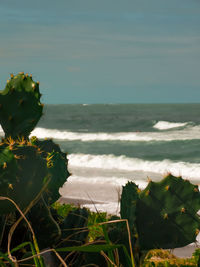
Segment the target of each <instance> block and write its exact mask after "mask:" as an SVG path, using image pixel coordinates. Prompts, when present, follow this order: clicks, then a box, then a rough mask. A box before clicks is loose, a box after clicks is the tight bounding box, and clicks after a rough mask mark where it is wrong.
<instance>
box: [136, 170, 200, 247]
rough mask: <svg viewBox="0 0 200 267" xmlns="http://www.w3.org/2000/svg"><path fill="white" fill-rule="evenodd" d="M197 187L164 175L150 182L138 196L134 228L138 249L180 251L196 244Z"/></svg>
mask: <svg viewBox="0 0 200 267" xmlns="http://www.w3.org/2000/svg"><path fill="white" fill-rule="evenodd" d="M199 209H200V194H199V190H198V186H196V185H193V184H191V183H190V182H189V181H187V180H183V179H182V178H181V177H175V176H173V175H171V174H169V175H167V176H166V177H165V178H164V179H163V180H161V181H160V182H157V183H156V182H152V181H150V182H149V184H148V186H147V187H146V188H145V190H143V191H142V192H141V193H140V200H139V201H138V205H137V211H136V216H137V221H136V227H137V231H138V236H139V243H140V246H141V248H142V249H152V248H163V249H167V248H176V247H183V246H186V245H188V244H190V243H192V242H195V241H196V236H197V234H198V232H199V229H200V219H199V216H198V215H197V211H198V210H199Z"/></svg>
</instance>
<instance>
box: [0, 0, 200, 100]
mask: <svg viewBox="0 0 200 267" xmlns="http://www.w3.org/2000/svg"><path fill="white" fill-rule="evenodd" d="M20 71H24V72H28V73H32V74H33V78H34V79H35V80H39V81H40V89H41V92H42V93H43V99H42V100H43V102H44V103H54V104H57V103H180V102H184V103H185V102H186V103H187V102H188V103H191V102H200V1H199V0H123V1H122V0H101V1H100V0H57V1H52V0H40V1H39V0H34V1H30V0H26V1H25V0H18V1H16V0H1V3H0V89H1V90H2V89H4V87H5V83H6V80H7V78H8V77H9V74H10V73H14V74H16V73H18V72H20Z"/></svg>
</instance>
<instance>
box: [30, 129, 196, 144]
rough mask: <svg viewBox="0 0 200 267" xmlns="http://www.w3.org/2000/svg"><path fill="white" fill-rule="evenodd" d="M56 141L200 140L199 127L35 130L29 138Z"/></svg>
mask: <svg viewBox="0 0 200 267" xmlns="http://www.w3.org/2000/svg"><path fill="white" fill-rule="evenodd" d="M33 135H35V136H37V137H38V138H42V139H43V138H53V139H58V140H71V141H74V140H80V141H83V142H88V141H173V140H192V139H200V126H190V127H186V128H185V129H182V130H174V131H165V132H119V133H103V132H101V133H82V132H71V131H60V130H57V129H47V128H39V127H38V128H36V129H35V130H33V131H32V133H31V136H33Z"/></svg>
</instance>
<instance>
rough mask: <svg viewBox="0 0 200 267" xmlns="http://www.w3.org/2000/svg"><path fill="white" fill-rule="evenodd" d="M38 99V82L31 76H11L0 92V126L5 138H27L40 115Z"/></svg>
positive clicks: (41, 106) (39, 95) (40, 105)
mask: <svg viewBox="0 0 200 267" xmlns="http://www.w3.org/2000/svg"><path fill="white" fill-rule="evenodd" d="M40 97H41V94H40V92H39V82H34V81H33V80H32V76H31V75H30V76H29V75H28V74H24V73H23V72H21V73H19V74H18V75H16V76H14V75H13V74H11V78H10V80H8V81H7V84H6V87H5V89H4V90H3V91H1V92H0V124H1V126H2V128H3V130H4V132H5V137H6V138H7V137H9V136H10V137H12V138H13V139H17V138H18V137H24V138H28V136H29V134H30V132H31V131H32V130H33V129H34V127H35V126H36V124H37V122H38V121H39V119H40V117H41V115H42V109H43V105H42V104H41V103H40Z"/></svg>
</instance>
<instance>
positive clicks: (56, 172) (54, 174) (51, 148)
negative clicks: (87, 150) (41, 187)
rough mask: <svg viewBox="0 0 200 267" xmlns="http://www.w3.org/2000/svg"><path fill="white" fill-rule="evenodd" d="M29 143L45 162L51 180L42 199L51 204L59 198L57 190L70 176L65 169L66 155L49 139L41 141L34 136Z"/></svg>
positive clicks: (66, 163)
mask: <svg viewBox="0 0 200 267" xmlns="http://www.w3.org/2000/svg"><path fill="white" fill-rule="evenodd" d="M31 142H32V144H33V145H35V146H37V147H38V149H39V150H40V152H41V155H42V157H43V158H44V159H46V160H47V167H48V173H49V175H50V177H51V180H50V182H49V184H48V188H47V191H46V192H45V193H44V198H45V200H46V201H47V202H48V203H49V204H52V203H54V202H55V201H56V200H58V199H59V198H60V193H59V188H60V187H62V186H63V184H64V183H65V182H66V181H67V178H68V177H69V176H70V173H69V172H68V169H67V166H68V160H67V158H66V153H64V152H62V151H61V149H60V147H59V146H58V145H57V144H55V143H54V142H53V141H52V140H51V139H47V140H43V141H41V140H38V139H37V137H35V136H34V137H32V138H31Z"/></svg>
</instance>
